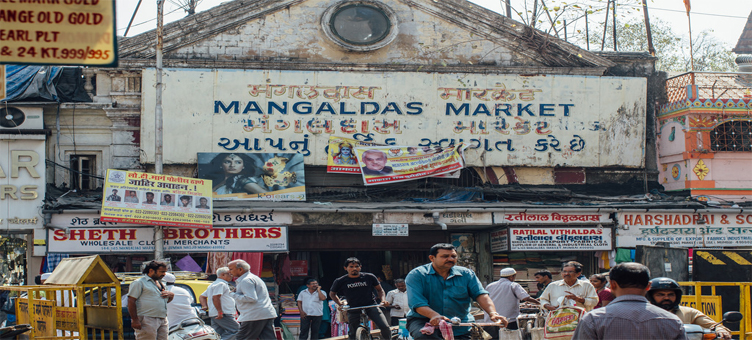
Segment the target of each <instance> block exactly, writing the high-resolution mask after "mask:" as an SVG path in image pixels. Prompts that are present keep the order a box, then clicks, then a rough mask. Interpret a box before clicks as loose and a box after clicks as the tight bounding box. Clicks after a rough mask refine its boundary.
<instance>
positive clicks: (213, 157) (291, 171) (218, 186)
mask: <svg viewBox="0 0 752 340" xmlns="http://www.w3.org/2000/svg"><path fill="white" fill-rule="evenodd" d="M303 167H304V162H303V155H302V154H299V153H244V152H223V153H214V152H200V153H198V177H199V178H201V179H207V180H211V181H212V183H213V186H212V188H211V191H212V194H213V196H214V199H215V200H249V201H305V199H306V193H305V172H304V171H303Z"/></svg>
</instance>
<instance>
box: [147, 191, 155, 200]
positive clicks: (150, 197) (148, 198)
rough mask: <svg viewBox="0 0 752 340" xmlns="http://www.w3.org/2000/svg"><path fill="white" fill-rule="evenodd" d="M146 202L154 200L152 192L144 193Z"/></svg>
mask: <svg viewBox="0 0 752 340" xmlns="http://www.w3.org/2000/svg"><path fill="white" fill-rule="evenodd" d="M146 200H147V201H149V202H151V201H153V200H154V193H153V192H147V193H146Z"/></svg>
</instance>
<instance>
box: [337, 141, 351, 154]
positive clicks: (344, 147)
mask: <svg viewBox="0 0 752 340" xmlns="http://www.w3.org/2000/svg"><path fill="white" fill-rule="evenodd" d="M337 155H338V156H345V157H347V156H350V155H352V144H350V143H348V142H342V143H339V152H337Z"/></svg>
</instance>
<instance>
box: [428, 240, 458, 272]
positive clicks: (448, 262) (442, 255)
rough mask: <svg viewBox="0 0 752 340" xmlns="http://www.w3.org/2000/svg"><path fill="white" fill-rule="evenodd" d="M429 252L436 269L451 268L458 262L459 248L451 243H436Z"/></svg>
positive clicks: (429, 257)
mask: <svg viewBox="0 0 752 340" xmlns="http://www.w3.org/2000/svg"><path fill="white" fill-rule="evenodd" d="M428 254H429V255H428V259H429V260H430V261H431V265H432V266H433V268H434V269H435V270H441V271H444V270H449V269H452V267H454V265H455V264H457V249H456V248H455V247H454V246H453V245H451V244H449V243H438V244H434V245H433V247H431V250H429V251H428Z"/></svg>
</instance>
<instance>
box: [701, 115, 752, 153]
mask: <svg viewBox="0 0 752 340" xmlns="http://www.w3.org/2000/svg"><path fill="white" fill-rule="evenodd" d="M710 150H712V151H752V122H750V121H730V122H726V123H723V124H721V125H718V126H716V128H715V129H713V131H712V132H710Z"/></svg>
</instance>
